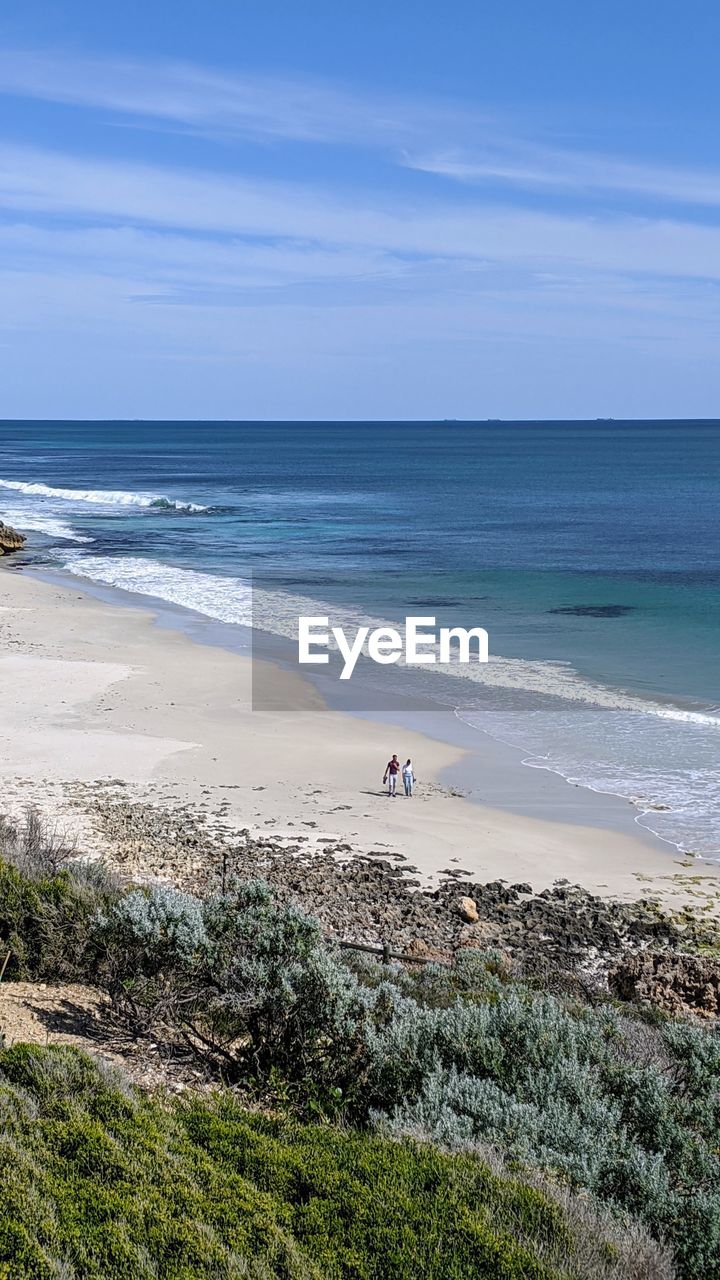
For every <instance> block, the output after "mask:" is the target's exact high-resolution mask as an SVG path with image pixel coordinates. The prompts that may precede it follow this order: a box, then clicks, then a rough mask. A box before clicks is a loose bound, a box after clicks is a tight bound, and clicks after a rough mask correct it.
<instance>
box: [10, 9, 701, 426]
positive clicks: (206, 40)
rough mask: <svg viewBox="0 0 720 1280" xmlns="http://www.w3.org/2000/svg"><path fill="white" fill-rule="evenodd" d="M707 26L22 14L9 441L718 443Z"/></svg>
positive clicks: (559, 18)
mask: <svg viewBox="0 0 720 1280" xmlns="http://www.w3.org/2000/svg"><path fill="white" fill-rule="evenodd" d="M718 47H720V10H718V9H717V7H716V6H712V5H711V4H709V3H708V0H704V2H703V3H697V0H689V2H688V3H684V4H683V5H679V4H677V3H676V2H673V3H667V2H665V3H663V0H655V3H647V2H646V0H633V3H632V4H627V0H626V2H625V3H623V4H620V3H617V2H616V0H607V2H606V3H599V2H596V0H588V3H587V4H582V5H581V4H578V3H577V0H575V2H574V3H565V2H564V0H545V3H543V4H538V3H537V0H533V2H530V0H504V2H501V0H490V2H488V3H482V2H481V0H474V2H472V3H471V2H470V0H461V2H453V0H446V3H445V4H444V5H439V4H437V3H426V2H425V0H414V2H413V3H409V2H407V0H394V2H393V0H386V2H385V3H382V4H381V3H377V2H376V0H365V2H364V3H363V4H350V3H348V4H340V3H338V2H337V0H335V2H334V3H330V2H329V0H327V2H326V0H294V2H292V0H285V2H284V3H279V0H264V2H263V3H262V4H260V3H246V2H245V0H211V2H210V3H205V4H200V3H195V0H173V2H172V3H170V0H167V3H166V0H145V3H143V4H141V3H138V2H137V0H126V2H125V3H124V4H122V5H112V6H111V5H102V4H98V3H93V4H90V3H86V0H63V3H62V4H58V3H57V2H56V0H52V2H49V0H47V2H40V0H24V3H22V4H20V3H15V0H6V3H5V4H4V5H3V7H2V11H1V12H0V112H1V127H0V290H1V291H2V312H1V314H0V417H5V418H8V417H85V418H88V417H90V418H92V417H116V418H118V417H155V418H158V417H168V418H173V417H184V418H196V417H197V418H212V417H218V418H310V419H312V418H360V419H361V418H365V417H369V418H384V417H391V418H434V417H439V418H446V417H457V418H486V417H502V418H513V417H522V418H535V417H539V418H543V417H545V418H547V417H565V418H571V417H596V416H615V417H623V416H628V417H655V416H663V417H683V416H705V417H709V416H720V361H718V359H717V347H718V334H719V331H720V312H719V302H720V225H719V223H720V157H719V156H718V148H717V137H718V125H719V123H720V121H719V118H718V117H719V113H718V108H717V99H718V88H717V85H718V77H717V71H716V65H715V64H716V59H717V49H718Z"/></svg>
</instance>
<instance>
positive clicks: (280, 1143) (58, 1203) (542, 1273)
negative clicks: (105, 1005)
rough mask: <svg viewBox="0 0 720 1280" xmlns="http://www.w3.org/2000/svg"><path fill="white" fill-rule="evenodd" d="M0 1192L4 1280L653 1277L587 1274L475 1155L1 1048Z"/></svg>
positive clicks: (602, 1248)
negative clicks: (309, 1121) (183, 1094)
mask: <svg viewBox="0 0 720 1280" xmlns="http://www.w3.org/2000/svg"><path fill="white" fill-rule="evenodd" d="M0 1178H1V1179H2V1188H3V1194H2V1200H1V1202H0V1277H3V1278H4V1280H51V1278H52V1280H205V1278H206V1277H207V1278H208V1280H210V1278H211V1277H212V1278H213V1280H220V1278H224V1277H228V1278H230V1277H233V1278H234V1277H245V1278H246V1280H270V1278H271V1277H278V1280H416V1277H419V1276H422V1277H423V1278H424V1280H469V1278H470V1277H473V1278H474V1280H482V1278H483V1277H487V1278H488V1280H490V1277H492V1278H493V1280H569V1278H570V1277H580V1276H583V1277H585V1276H591V1275H592V1276H593V1277H600V1276H602V1277H605V1276H607V1277H611V1276H612V1277H615V1276H617V1277H620V1276H623V1277H624V1276H629V1275H631V1274H632V1275H640V1274H644V1275H647V1276H651V1275H653V1274H654V1273H653V1272H652V1271H651V1270H647V1271H644V1272H639V1271H630V1270H626V1269H625V1262H624V1261H623V1259H622V1257H621V1255H620V1251H619V1250H618V1248H617V1246H616V1245H615V1244H614V1243H612V1242H611V1241H610V1240H608V1241H604V1240H601V1241H599V1243H598V1248H597V1250H596V1265H595V1266H594V1269H592V1270H588V1269H587V1268H586V1267H585V1266H584V1265H582V1263H581V1261H580V1259H581V1257H582V1256H584V1254H585V1253H586V1251H587V1241H586V1239H584V1238H583V1239H580V1238H579V1234H580V1228H579V1227H578V1225H577V1224H573V1222H572V1220H571V1217H570V1216H569V1215H568V1214H567V1213H566V1211H565V1209H564V1208H563V1207H562V1206H561V1205H560V1204H559V1203H557V1202H555V1201H554V1200H553V1199H552V1198H551V1197H550V1196H549V1195H546V1194H545V1193H544V1192H543V1191H542V1190H538V1189H536V1188H533V1187H530V1186H527V1185H524V1184H523V1183H521V1182H519V1181H517V1180H515V1179H514V1178H512V1177H509V1176H501V1175H499V1174H498V1173H496V1172H492V1171H491V1170H490V1168H489V1167H488V1166H487V1164H486V1163H484V1162H483V1161H482V1160H480V1159H478V1158H477V1157H475V1156H473V1155H469V1154H463V1155H448V1154H445V1153H443V1152H441V1151H440V1150H438V1149H436V1148H434V1147H432V1146H429V1145H415V1144H413V1143H411V1142H393V1141H390V1140H387V1139H384V1138H381V1137H378V1136H371V1135H365V1134H360V1133H358V1132H345V1131H343V1130H340V1129H336V1128H332V1127H329V1126H322V1125H305V1124H300V1123H298V1122H296V1121H293V1120H291V1119H288V1118H272V1117H268V1116H266V1115H262V1114H259V1113H255V1112H251V1111H248V1110H246V1109H243V1108H242V1107H241V1106H240V1105H239V1104H238V1103H237V1102H236V1101H235V1100H234V1099H233V1098H232V1097H231V1096H230V1095H228V1094H222V1093H221V1094H219V1095H217V1096H213V1097H210V1098H208V1099H204V1100H198V1099H197V1098H195V1099H193V1100H192V1101H183V1100H180V1101H178V1100H169V1099H164V1100H163V1099H160V1098H156V1099H152V1098H149V1097H146V1096H141V1095H139V1094H137V1093H135V1092H134V1091H133V1090H132V1089H131V1088H130V1087H129V1086H127V1084H125V1083H124V1082H123V1080H122V1078H121V1077H119V1076H116V1074H115V1073H114V1072H112V1073H111V1072H110V1071H109V1070H108V1069H107V1068H101V1067H100V1066H99V1065H98V1064H97V1063H95V1062H94V1061H93V1060H92V1059H91V1058H89V1057H88V1056H87V1055H84V1054H82V1053H79V1052H78V1051H77V1050H74V1049H69V1048H66V1047H54V1048H48V1049H42V1048H39V1047H36V1046H28V1045H22V1046H15V1047H13V1048H12V1049H8V1050H4V1051H0ZM582 1234H583V1236H585V1235H586V1234H587V1224H585V1226H584V1227H583V1229H582ZM598 1258H599V1259H601V1265H600V1267H599V1269H598V1265H597V1259H598ZM662 1274H663V1275H667V1274H668V1272H667V1271H663V1272H662Z"/></svg>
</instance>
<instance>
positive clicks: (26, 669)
mask: <svg viewBox="0 0 720 1280" xmlns="http://www.w3.org/2000/svg"><path fill="white" fill-rule="evenodd" d="M0 634H1V635H2V642H3V643H2V648H3V656H2V657H1V658H0V674H2V675H5V679H4V680H2V682H1V683H0V710H2V715H3V723H4V725H5V726H6V738H7V741H8V751H7V753H6V756H5V758H4V760H3V763H2V765H0V786H1V787H2V792H3V804H2V807H3V808H5V809H7V808H8V807H10V808H11V809H13V808H14V810H15V812H17V811H18V808H21V807H22V806H23V805H24V804H27V803H28V802H34V803H38V804H39V806H40V807H41V808H43V809H44V810H45V811H46V812H47V811H48V809H50V810H51V812H52V816H54V817H55V818H56V819H57V820H58V821H60V822H64V823H68V822H70V821H72V820H77V819H78V818H82V805H80V807H79V808H78V807H77V802H76V798H75V800H74V798H73V788H78V787H79V788H80V789H82V787H86V786H87V785H88V784H91V783H95V782H97V780H98V779H103V778H104V779H105V780H106V782H107V781H108V780H109V779H114V780H116V781H118V780H119V782H121V783H122V784H123V786H124V787H126V788H127V789H128V792H127V793H128V794H130V793H132V794H133V795H136V796H137V797H138V799H142V800H143V801H144V802H153V803H163V804H170V805H171V806H172V807H177V806H182V805H185V806H191V807H195V808H197V809H198V810H199V811H201V812H202V811H205V812H211V811H212V809H213V806H215V807H216V810H217V814H218V818H219V819H220V818H221V819H222V822H223V823H224V825H225V827H226V829H227V831H228V833H229V835H230V836H231V835H232V833H233V831H235V832H237V831H240V830H242V829H244V830H250V831H251V832H253V833H254V834H258V833H262V834H265V835H267V836H269V835H272V836H273V837H274V838H275V837H277V838H278V839H280V840H283V839H285V840H287V841H288V842H290V841H296V840H297V839H299V838H300V839H303V846H304V850H305V851H306V850H307V849H308V848H312V847H313V846H314V847H316V848H318V849H321V848H322V845H323V844H327V843H329V842H331V841H335V842H336V843H337V842H340V843H343V844H345V845H346V846H347V849H348V851H349V852H350V855H351V856H352V854H355V853H357V854H368V853H372V852H375V854H376V855H377V854H378V853H380V852H381V853H383V854H384V856H386V857H391V858H393V857H394V858H397V859H398V860H399V861H400V863H401V865H402V863H406V864H407V866H408V867H412V868H414V869H415V871H416V874H418V875H419V876H420V877H421V881H422V882H424V883H427V884H431V883H436V882H437V879H438V876H439V874H440V873H441V872H442V871H443V870H444V869H445V870H447V869H448V868H456V869H457V870H458V872H460V871H462V872H463V873H465V874H467V875H468V876H469V877H470V878H472V879H475V880H480V879H483V880H493V879H505V880H507V881H508V882H514V881H529V882H531V883H532V885H533V888H534V889H535V890H541V889H543V888H548V887H550V886H551V885H552V884H553V882H554V881H556V880H558V879H562V878H566V879H569V880H571V881H573V882H579V883H580V884H582V885H583V887H584V888H586V889H588V890H590V891H593V892H597V893H599V894H602V895H604V896H613V897H621V898H625V899H631V898H636V897H638V896H641V895H642V894H647V893H648V891H649V889H650V886H652V889H651V891H652V893H653V894H657V895H658V896H660V897H661V898H662V899H663V901H664V902H665V903H666V904H668V905H673V904H679V903H682V902H686V901H692V902H693V905H695V906H698V905H700V902H699V901H698V899H699V897H700V898H706V899H707V901H708V903H710V902H712V903H714V901H715V896H716V893H717V891H718V890H719V889H720V867H717V868H716V867H714V866H713V864H709V863H698V862H697V861H690V860H688V859H687V858H685V857H682V856H681V855H677V854H676V856H675V857H673V853H672V851H671V850H670V848H669V847H668V846H666V845H662V844H661V843H660V841H658V842H657V846H655V844H654V842H653V841H651V840H645V839H643V838H642V837H641V836H640V835H639V834H638V835H636V834H635V832H638V827H637V826H635V832H630V833H626V832H622V831H616V830H613V829H611V828H606V827H603V826H602V825H600V826H593V825H588V824H587V823H585V824H583V823H577V822H570V821H567V820H564V821H559V820H556V819H553V818H550V817H548V818H545V817H537V816H534V817H528V816H526V815H523V814H516V813H515V814H514V813H509V812H507V811H505V810H503V809H502V808H499V807H495V806H493V805H488V804H481V803H479V802H478V801H477V799H472V800H470V799H467V798H465V797H461V796H458V795H454V794H451V793H450V792H449V791H448V788H447V786H446V785H444V782H443V780H444V778H446V777H447V771H448V770H450V769H452V770H454V771H455V772H456V773H457V772H458V771H459V770H461V769H462V767H463V762H464V761H465V760H466V758H467V751H465V750H464V749H463V748H462V747H461V746H457V745H452V744H449V743H447V742H443V741H442V740H439V739H437V738H434V737H431V736H428V735H427V734H426V733H422V732H419V731H417V730H416V729H410V728H407V727H404V726H402V725H400V726H398V725H395V726H394V727H393V726H391V725H389V724H388V723H387V722H385V721H384V720H380V721H377V720H367V719H365V718H363V717H360V716H349V715H347V714H346V713H343V712H338V711H335V710H331V709H327V708H325V707H324V706H323V705H322V704H321V703H320V702H319V699H318V697H317V695H316V693H315V692H314V690H313V689H312V686H311V685H310V684H309V682H306V681H302V680H301V679H300V678H299V677H298V676H297V675H296V674H295V673H294V672H293V673H290V672H283V671H281V669H280V668H278V667H277V666H276V665H271V664H269V663H264V662H259V661H258V660H257V659H255V673H254V678H255V679H256V680H257V679H258V678H259V679H261V680H262V681H263V682H264V687H265V689H266V692H267V695H268V700H267V703H266V705H267V706H268V707H270V708H271V709H269V710H263V711H262V712H260V711H257V710H255V711H253V710H252V709H251V705H250V683H249V682H250V666H251V663H250V659H249V658H247V657H243V656H241V655H238V654H236V653H232V652H229V651H227V650H225V649H222V648H220V647H219V646H215V645H210V644H202V643H199V642H198V640H197V639H191V638H190V637H188V636H187V635H185V634H183V633H182V632H180V631H176V630H172V629H170V628H169V627H166V626H159V625H157V615H156V612H155V611H154V610H153V609H152V608H151V607H150V608H145V609H143V610H142V611H141V610H140V609H136V608H129V607H127V605H120V604H109V603H107V602H103V601H100V600H98V599H96V598H95V597H94V596H93V595H91V594H90V593H87V592H84V591H83V588H82V583H81V582H78V584H77V585H76V584H75V583H73V585H72V587H70V586H66V585H55V584H50V583H49V582H47V581H45V580H43V579H41V578H40V577H39V576H38V575H36V574H32V573H31V574H28V573H27V572H22V571H21V572H18V571H17V570H16V571H14V572H13V571H9V572H5V573H2V574H0ZM3 667H4V668H5V670H3ZM273 698H275V699H276V706H277V707H278V709H277V710H273V709H272V706H273ZM397 738H401V740H402V743H403V744H404V745H403V748H402V749H403V751H405V750H407V751H408V754H411V755H412V756H413V758H414V759H417V760H422V761H423V768H422V777H421V785H420V787H419V789H418V794H417V796H416V797H414V798H413V800H412V801H406V800H405V798H404V797H399V798H398V799H397V800H389V799H387V797H385V796H384V795H383V794H382V793H381V789H380V785H379V784H380V778H381V776H382V770H383V767H384V762H385V759H386V758H387V756H386V752H387V751H388V748H389V747H390V744H391V743H392V740H393V739H395V740H396V741H397ZM495 745H496V744H494V743H493V748H494V747H495ZM391 749H392V748H391V747H390V750H391ZM520 769H522V774H523V777H525V776H528V777H531V776H532V775H533V774H535V773H536V774H537V776H538V778H540V779H541V785H542V779H545V785H547V777H548V776H549V775H545V774H544V773H543V771H540V770H537V771H535V770H531V769H529V768H526V767H524V766H521V765H518V770H520ZM501 772H502V771H501ZM553 776H554V777H555V780H556V781H557V784H558V786H559V787H564V788H566V790H567V792H569V793H571V794H572V793H573V792H574V790H575V789H574V788H571V787H570V786H568V784H567V783H565V782H564V781H563V780H562V779H560V778H559V777H556V776H555V775H553ZM577 790H578V791H580V790H581V789H580V788H578V789H577ZM599 799H600V800H608V801H610V802H611V798H609V797H599ZM578 803H579V802H578ZM618 803H621V802H618ZM629 807H630V806H628V808H629ZM80 828H81V829H80V832H79V835H80V839H81V843H82V842H85V844H86V845H87V843H88V841H89V842H90V843H92V840H93V838H94V837H93V833H92V829H91V827H90V826H89V825H88V823H87V822H85V828H84V829H83V822H82V821H81V822H80ZM640 830H641V829H640ZM98 851H99V852H107V850H103V849H101V848H100V849H98ZM289 856H290V855H289ZM689 868H692V869H694V870H695V872H696V874H694V875H692V874H691V875H688V874H687V873H688V869H689ZM698 868H701V869H702V871H703V873H704V874H703V875H702V876H699V875H698V874H697V870H698ZM147 871H148V874H149V875H153V874H156V873H157V869H156V868H153V867H148V868H147ZM691 881H692V882H693V883H692V884H691V883H689V882H691ZM699 881H702V886H701V885H699V883H698V882H699Z"/></svg>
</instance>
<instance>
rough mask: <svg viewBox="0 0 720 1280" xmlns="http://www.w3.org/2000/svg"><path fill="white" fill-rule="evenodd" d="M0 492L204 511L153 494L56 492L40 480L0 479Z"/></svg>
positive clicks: (109, 504)
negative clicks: (11, 491)
mask: <svg viewBox="0 0 720 1280" xmlns="http://www.w3.org/2000/svg"><path fill="white" fill-rule="evenodd" d="M0 489H12V490H15V491H16V492H17V493H26V494H29V495H32V496H34V497H38V498H60V499H61V500H62V501H64V502H90V503H93V504H94V505H95V506H104V507H158V508H161V509H167V510H174V511H207V507H203V506H200V505H199V504H198V503H196V502H180V501H177V500H175V499H172V498H165V497H163V496H162V494H157V493H127V492H125V491H124V490H122V489H56V488H55V487H54V486H53V485H49V484H43V483H42V482H40V481H37V482H35V481H33V482H31V481H26V480H0Z"/></svg>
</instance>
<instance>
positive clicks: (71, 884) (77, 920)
mask: <svg viewBox="0 0 720 1280" xmlns="http://www.w3.org/2000/svg"><path fill="white" fill-rule="evenodd" d="M114 893H115V890H114V888H113V886H112V885H111V884H110V883H107V882H105V881H104V879H103V878H102V876H101V875H97V874H93V873H92V872H88V871H87V870H86V869H80V868H78V869H77V870H75V869H72V870H71V869H70V868H68V867H66V868H64V869H63V870H60V871H58V872H55V873H53V874H49V875H44V876H38V877H36V878H29V877H28V876H27V875H25V874H23V872H21V871H19V870H18V869H17V868H16V867H15V866H12V865H11V864H9V863H8V862H6V861H4V859H3V858H1V857H0V964H2V962H3V961H4V959H5V956H6V955H7V953H8V952H10V960H9V962H8V964H7V967H6V969H5V980H6V981H7V980H10V979H15V980H18V979H26V980H37V981H45V982H61V981H69V982H72V981H78V982H83V981H88V980H92V979H93V978H94V976H95V975H96V973H97V965H98V951H97V946H96V939H95V935H94V920H95V917H96V915H97V913H98V910H100V909H103V908H105V907H107V905H108V904H109V902H110V901H111V899H112V897H113V896H114Z"/></svg>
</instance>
